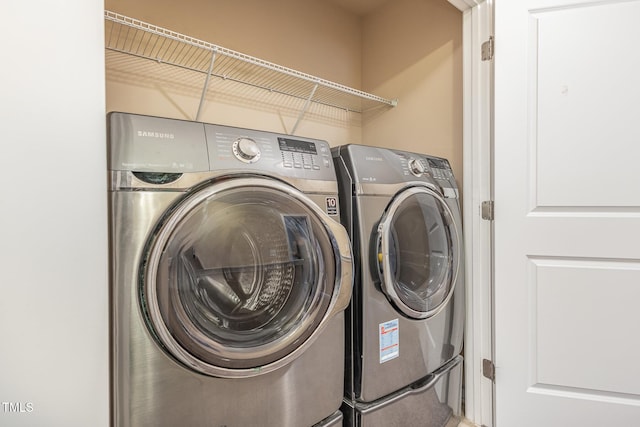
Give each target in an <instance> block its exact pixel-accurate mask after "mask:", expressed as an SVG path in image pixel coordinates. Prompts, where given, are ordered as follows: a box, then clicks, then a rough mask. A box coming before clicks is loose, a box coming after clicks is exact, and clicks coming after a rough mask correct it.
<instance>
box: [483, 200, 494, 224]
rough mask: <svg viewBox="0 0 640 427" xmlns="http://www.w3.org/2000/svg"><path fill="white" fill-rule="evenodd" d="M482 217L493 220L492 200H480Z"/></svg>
mask: <svg viewBox="0 0 640 427" xmlns="http://www.w3.org/2000/svg"><path fill="white" fill-rule="evenodd" d="M482 219H486V220H487V221H493V200H487V201H484V202H482Z"/></svg>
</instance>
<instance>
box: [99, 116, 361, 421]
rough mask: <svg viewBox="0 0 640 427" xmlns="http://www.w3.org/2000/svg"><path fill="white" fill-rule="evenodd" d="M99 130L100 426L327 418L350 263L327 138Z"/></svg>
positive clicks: (202, 129)
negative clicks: (106, 300) (102, 262)
mask: <svg viewBox="0 0 640 427" xmlns="http://www.w3.org/2000/svg"><path fill="white" fill-rule="evenodd" d="M108 129H109V173H110V188H111V190H110V232H111V242H110V243H111V282H110V283H111V334H112V342H111V350H112V357H111V360H112V366H111V368H112V370H111V372H112V424H113V425H115V426H118V427H128V426H135V427H142V426H153V427H160V426H171V427H174V426H205V425H206V426H213V427H218V426H227V427H246V426H258V425H259V426H272V427H276V426H277V427H284V426H290V427H300V426H312V425H318V426H320V425H322V426H337V425H340V424H341V419H342V415H341V413H340V412H339V411H338V409H339V407H340V404H341V401H342V394H343V363H344V362H343V358H344V309H345V307H346V306H347V304H348V302H349V298H350V295H351V277H352V266H351V252H350V244H349V240H348V235H347V234H346V231H345V229H344V228H343V227H342V226H341V225H340V223H339V212H340V211H339V204H338V199H337V198H338V194H337V191H338V188H337V183H336V176H335V171H334V166H333V162H332V161H331V154H330V151H329V146H328V144H327V143H326V142H324V141H318V140H313V139H309V138H300V137H290V136H286V135H278V134H274V133H267V132H258V131H254V130H247V129H238V128H232V127H226V126H216V125H210V124H203V123H196V122H187V121H180V120H171V119H163V118H156V117H147V116H139V115H131V114H123V113H112V114H110V115H109V117H108Z"/></svg>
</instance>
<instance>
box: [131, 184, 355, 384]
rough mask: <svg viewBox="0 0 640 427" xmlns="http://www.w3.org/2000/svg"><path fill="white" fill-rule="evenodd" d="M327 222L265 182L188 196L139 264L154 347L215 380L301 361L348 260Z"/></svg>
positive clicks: (296, 196)
mask: <svg viewBox="0 0 640 427" xmlns="http://www.w3.org/2000/svg"><path fill="white" fill-rule="evenodd" d="M327 221H332V220H329V219H328V218H327V217H326V216H325V215H324V213H323V212H322V211H321V210H320V209H319V208H318V207H317V206H316V205H315V204H314V203H312V202H310V200H309V199H307V198H306V196H304V195H303V194H300V193H298V192H297V191H296V190H294V189H293V188H292V187H289V186H287V185H285V184H281V183H278V182H276V181H271V180H267V179H259V178H255V179H248V178H247V179H230V180H227V181H223V182H220V183H216V184H211V185H209V186H207V187H204V188H203V189H200V190H199V191H195V192H194V193H193V194H190V195H189V196H187V197H186V198H185V199H183V200H182V201H181V202H180V203H178V204H176V206H175V207H174V208H173V209H172V210H171V211H170V212H169V213H168V215H166V216H165V218H164V219H163V220H162V221H161V222H160V224H159V226H158V227H157V229H156V232H155V234H154V236H153V238H152V239H151V240H150V241H149V244H148V249H147V254H148V256H147V258H146V259H145V261H144V264H145V265H143V266H141V267H142V268H141V271H143V278H142V281H141V286H140V302H141V305H142V309H143V312H144V313H145V315H146V319H147V323H148V326H149V327H150V330H151V331H152V332H153V334H154V335H155V337H156V340H157V341H158V342H159V343H160V344H161V345H162V346H163V347H164V349H165V351H166V352H167V353H169V354H170V355H171V356H172V357H174V358H175V359H177V360H178V361H180V362H181V363H183V364H184V365H186V366H188V367H191V368H192V369H195V370H196V371H199V372H202V373H205V374H209V375H215V376H222V377H242V376H253V375H258V374H260V373H265V372H268V371H272V370H274V369H277V368H278V367H280V366H283V365H284V364H286V363H288V362H290V361H291V360H292V359H293V358H295V357H297V356H299V355H300V354H301V352H302V351H303V350H304V348H305V347H306V346H308V345H310V343H311V342H312V341H313V340H314V339H315V337H316V336H317V334H318V333H319V331H320V330H321V329H322V328H323V327H324V324H325V323H326V322H327V320H328V318H329V317H330V316H331V314H332V309H333V307H334V306H335V305H336V301H337V300H338V299H339V297H340V295H341V287H342V284H341V280H340V278H341V269H343V268H344V266H343V265H341V260H342V258H343V255H344V256H346V257H348V256H349V254H341V253H340V252H339V250H338V245H336V243H335V242H336V236H335V235H334V233H333V231H332V230H331V227H330V226H329V224H328V222H327ZM349 268H350V265H349ZM348 285H349V284H347V285H346V287H348ZM343 293H344V292H343Z"/></svg>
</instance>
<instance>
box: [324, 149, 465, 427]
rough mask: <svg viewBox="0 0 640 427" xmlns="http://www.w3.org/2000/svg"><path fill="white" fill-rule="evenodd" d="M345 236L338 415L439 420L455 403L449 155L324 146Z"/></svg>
mask: <svg viewBox="0 0 640 427" xmlns="http://www.w3.org/2000/svg"><path fill="white" fill-rule="evenodd" d="M332 152H333V157H334V161H335V164H336V169H337V171H338V177H339V182H340V184H339V185H340V193H341V200H340V203H341V207H342V222H343V225H345V227H346V228H347V231H348V232H349V235H350V237H351V239H352V244H353V251H354V266H355V268H354V274H355V280H354V289H353V297H352V302H351V304H350V306H349V308H348V310H347V341H346V377H345V399H344V406H343V412H344V414H345V419H346V421H345V425H347V426H366V427H372V426H383V425H384V426H403V427H408V426H421V427H442V426H444V425H446V424H447V423H451V422H455V418H456V416H457V415H459V413H460V406H461V379H462V375H461V370H462V357H461V356H460V352H461V349H462V341H463V330H464V273H463V248H462V223H461V216H460V208H459V201H458V194H459V193H458V188H457V186H456V182H455V178H454V176H453V173H452V170H451V167H450V165H449V163H448V161H447V160H445V159H442V158H437V157H432V156H426V155H422V154H416V153H408V152H404V151H399V150H390V149H384V148H377V147H367V146H361V145H346V146H341V147H336V148H334V149H333V150H332Z"/></svg>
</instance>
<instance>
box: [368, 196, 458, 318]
mask: <svg viewBox="0 0 640 427" xmlns="http://www.w3.org/2000/svg"><path fill="white" fill-rule="evenodd" d="M460 243H461V242H460V234H459V232H458V230H457V227H456V224H455V223H454V220H453V215H452V213H451V210H450V209H449V207H448V206H447V204H446V202H445V199H444V198H443V197H442V196H441V195H440V194H438V193H437V192H435V191H434V190H432V189H430V188H429V187H410V188H408V189H405V190H404V191H401V192H400V193H398V194H397V195H396V196H395V197H394V198H393V200H392V202H391V203H390V204H389V206H388V207H387V209H386V211H385V214H384V216H383V217H382V220H381V221H380V225H379V226H378V267H379V271H380V275H381V279H382V285H381V287H382V290H383V292H384V293H385V294H386V295H387V297H388V298H389V299H390V300H391V301H392V302H393V303H394V305H395V306H396V307H397V308H398V309H399V310H400V311H401V312H402V313H403V314H405V315H406V316H408V317H410V318H414V319H426V318H429V317H431V316H433V315H435V314H437V313H438V312H439V311H440V310H441V309H442V308H443V307H444V306H445V304H446V303H447V301H448V300H449V299H450V298H451V295H452V294H453V290H454V286H455V282H456V277H457V273H458V265H459V261H460V255H461V253H460V251H461V244H460Z"/></svg>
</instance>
